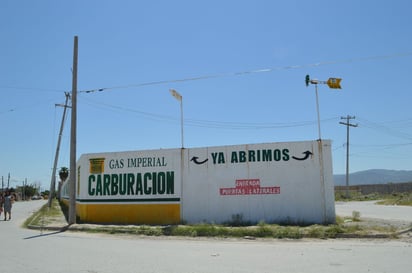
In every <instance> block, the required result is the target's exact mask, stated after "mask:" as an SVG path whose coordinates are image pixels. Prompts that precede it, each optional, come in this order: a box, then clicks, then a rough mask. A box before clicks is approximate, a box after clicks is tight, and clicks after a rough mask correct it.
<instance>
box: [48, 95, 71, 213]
mask: <svg viewBox="0 0 412 273" xmlns="http://www.w3.org/2000/svg"><path fill="white" fill-rule="evenodd" d="M64 94H65V95H66V102H65V103H64V105H61V104H56V106H63V107H64V110H63V117H62V123H61V124H60V132H59V139H58V140H57V148H56V155H55V156H54V164H53V171H52V177H51V182H50V193H49V200H48V203H47V205H48V206H49V208H50V207H51V204H52V200H53V196H54V192H55V190H56V189H55V188H56V168H57V161H58V160H59V151H60V142H61V139H62V135H63V128H64V120H65V119H66V109H67V107H70V106H68V105H67V102H68V101H69V98H70V93H69V92H65V93H64Z"/></svg>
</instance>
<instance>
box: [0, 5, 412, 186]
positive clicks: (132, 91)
mask: <svg viewBox="0 0 412 273" xmlns="http://www.w3.org/2000/svg"><path fill="white" fill-rule="evenodd" d="M411 5H412V4H411V2H410V1H407V0H404V1H401V0H394V1H369V0H365V1H355V0H353V1H351V0H349V1H316V0H314V1H262V0H253V1H246V0H240V1H239V0H237V1H225V0H219V1H215V0H209V1H179V0H176V1H153V0H151V1H123V0H118V1H106V0H99V1H77V0H75V1H52V0H39V1H29V0H5V1H2V2H1V4H0V34H1V43H0V60H1V61H0V75H1V76H0V135H1V136H0V140H1V141H0V175H1V176H3V177H4V181H5V182H6V181H7V176H8V173H10V175H11V186H15V185H17V184H19V185H21V182H22V181H23V180H24V179H25V178H27V181H28V183H39V184H42V186H43V187H45V188H47V187H48V186H49V183H50V176H51V171H52V166H53V159H54V153H55V149H56V144H57V137H58V131H59V126H60V121H61V117H62V113H63V109H62V108H61V107H56V106H55V104H56V103H63V102H64V99H65V96H64V92H65V91H70V90H71V82H72V78H71V67H72V62H73V39H74V36H76V35H77V36H78V37H79V69H78V90H79V91H80V92H79V95H78V114H77V115H78V129H77V132H78V136H77V145H78V146H77V154H78V155H77V157H79V156H80V155H81V154H83V153H93V152H111V151H130V150H141V149H159V148H178V147H180V145H181V144H180V108H179V103H178V101H176V100H175V99H174V98H173V97H172V96H171V95H170V93H169V91H168V90H169V89H170V88H173V89H175V90H177V91H178V92H179V93H180V94H181V95H182V96H183V109H184V124H185V127H184V139H185V147H189V148H190V147H206V146H220V145H232V144H247V143H264V142H285V141H301V140H314V139H318V130H317V115H316V99H315V87H314V86H309V87H306V86H305V83H304V78H305V75H306V74H309V75H310V76H311V78H316V79H319V80H327V79H328V78H329V77H339V78H342V83H341V85H342V89H341V90H335V89H329V88H328V87H327V86H326V85H319V86H318V92H319V105H320V117H321V131H322V138H323V139H331V140H332V141H333V147H332V153H333V168H334V170H333V171H334V173H335V174H341V173H344V172H345V166H346V165H345V163H346V162H345V159H346V147H345V143H346V127H345V126H343V125H340V124H339V122H340V121H342V120H341V117H342V116H346V115H351V116H356V119H354V120H351V122H352V123H356V124H358V125H359V126H358V127H356V128H351V130H350V142H351V145H350V149H351V153H350V169H351V172H355V171H361V170H366V169H373V168H382V169H397V170H410V169H412V168H411V161H412V160H411V157H410V155H411V154H412V114H411V110H410V104H411V96H412V92H411V91H412V90H411V74H410V72H411V68H412V62H411V61H412V47H411V44H412V41H411V39H412V38H411V37H412V28H411V26H412V17H411V16H410V11H411V10H412V6H411ZM198 77H199V78H200V79H197V80H194V78H198ZM100 88H103V91H101V92H90V93H86V92H82V91H87V90H97V89H100ZM69 117H70V112H69ZM69 135H70V120H69V119H68V120H67V121H66V126H65V131H64V134H63V140H62V146H61V150H60V159H59V164H58V166H59V167H61V166H69V154H70V152H69V150H70V149H69Z"/></svg>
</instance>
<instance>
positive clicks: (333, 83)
mask: <svg viewBox="0 0 412 273" xmlns="http://www.w3.org/2000/svg"><path fill="white" fill-rule="evenodd" d="M341 80H342V79H340V78H329V79H328V80H327V81H319V80H317V79H310V76H309V75H306V77H305V83H306V86H309V84H314V85H315V93H316V112H317V115H318V134H319V140H321V139H322V137H321V134H320V114H319V96H318V84H327V85H328V86H329V88H332V89H341V88H342V87H341V86H340V82H341Z"/></svg>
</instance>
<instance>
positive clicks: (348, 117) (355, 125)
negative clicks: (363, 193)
mask: <svg viewBox="0 0 412 273" xmlns="http://www.w3.org/2000/svg"><path fill="white" fill-rule="evenodd" d="M355 118H356V117H355V116H349V115H347V116H346V117H341V118H340V119H346V122H342V121H341V122H339V124H342V125H346V198H349V127H358V124H351V123H350V120H351V119H355Z"/></svg>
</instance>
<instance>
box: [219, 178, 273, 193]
mask: <svg viewBox="0 0 412 273" xmlns="http://www.w3.org/2000/svg"><path fill="white" fill-rule="evenodd" d="M219 192H220V195H254V194H280V187H261V186H260V179H237V180H236V183H235V187H234V188H220V189H219Z"/></svg>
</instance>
